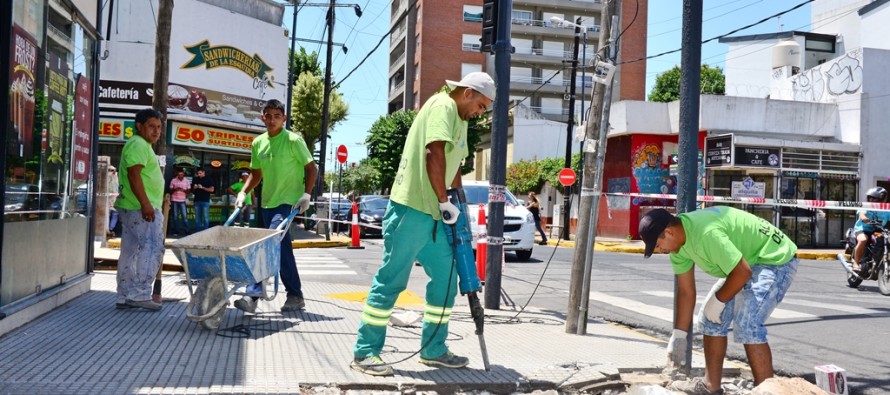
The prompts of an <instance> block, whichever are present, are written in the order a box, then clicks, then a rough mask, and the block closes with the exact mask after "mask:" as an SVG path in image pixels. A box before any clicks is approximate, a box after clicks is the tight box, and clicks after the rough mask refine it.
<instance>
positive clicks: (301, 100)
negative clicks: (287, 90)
mask: <svg viewBox="0 0 890 395" xmlns="http://www.w3.org/2000/svg"><path fill="white" fill-rule="evenodd" d="M323 97H324V80H323V79H322V78H321V77H319V76H317V75H315V74H312V73H311V72H308V71H304V72H303V73H302V74H300V77H299V78H297V85H296V86H294V97H293V101H292V102H291V110H292V111H291V114H293V115H292V119H293V129H294V131H295V132H298V133H301V134H302V135H303V140H306V146H307V147H309V151H310V152H315V143H317V142H318V141H319V139H320V138H321V117H322V111H321V110H322V104H323ZM329 105H330V117H329V118H328V125H329V126H328V130H333V129H334V126H336V125H337V124H338V123H340V121H343V120H344V119H346V116H347V115H349V106H348V105H347V104H346V102H344V101H343V95H341V94H340V92H337V91H336V90H333V91H331V99H330V104H329Z"/></svg>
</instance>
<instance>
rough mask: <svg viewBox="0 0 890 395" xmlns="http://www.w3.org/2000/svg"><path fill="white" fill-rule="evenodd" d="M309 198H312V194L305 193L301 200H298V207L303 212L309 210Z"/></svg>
mask: <svg viewBox="0 0 890 395" xmlns="http://www.w3.org/2000/svg"><path fill="white" fill-rule="evenodd" d="M309 199H312V195H310V194H308V193H304V194H303V197H301V198H300V200H297V207H299V208H300V212H301V213H305V212H306V210H309Z"/></svg>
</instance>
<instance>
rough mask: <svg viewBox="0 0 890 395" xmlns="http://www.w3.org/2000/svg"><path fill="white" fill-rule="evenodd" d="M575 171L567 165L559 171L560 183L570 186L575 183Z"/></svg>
mask: <svg viewBox="0 0 890 395" xmlns="http://www.w3.org/2000/svg"><path fill="white" fill-rule="evenodd" d="M575 178H576V176H575V171H574V170H572V169H570V168H568V167H566V168H565V169H562V170H560V171H559V183H560V184H562V185H563V186H566V187H567V186H569V185H572V184H574V183H575Z"/></svg>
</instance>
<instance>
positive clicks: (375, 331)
mask: <svg viewBox="0 0 890 395" xmlns="http://www.w3.org/2000/svg"><path fill="white" fill-rule="evenodd" d="M446 83H447V84H448V87H449V88H450V89H451V92H450V93H444V92H442V93H437V94H435V95H433V96H432V97H431V98H430V99H429V100H428V101H427V102H426V103H425V104H424V105H423V108H421V110H420V112H418V113H417V117H416V118H415V120H414V123H413V124H412V125H411V129H410V130H409V132H408V136H407V139H406V141H405V147H404V149H403V151H402V159H401V162H400V163H399V170H398V172H397V173H396V178H395V182H394V183H393V186H392V193H391V195H390V203H389V207H387V209H386V214H385V215H384V218H383V243H384V253H383V264H382V265H381V266H380V269H378V270H377V274H376V275H375V276H374V281H373V283H372V284H371V290H370V292H369V293H368V298H367V300H366V301H365V306H364V309H363V311H362V317H361V323H360V324H359V328H358V339H357V341H356V344H355V348H354V350H353V353H354V360H353V361H352V363H351V367H352V368H353V369H355V370H357V371H359V372H363V373H366V374H370V375H374V376H388V375H391V374H393V370H392V367H391V366H390V365H389V364H388V363H386V362H384V361H383V360H382V359H380V351H381V350H382V349H383V344H384V341H385V340H386V325H387V323H388V322H389V318H390V316H391V315H392V312H393V306H394V305H395V302H396V298H397V297H398V296H399V293H401V292H402V291H403V290H405V288H406V287H407V286H408V278H409V275H410V274H411V268H412V267H413V266H414V261H415V260H416V261H418V262H420V264H421V265H422V267H423V269H424V271H426V274H427V275H428V276H429V277H430V281H429V282H428V283H427V287H426V306H424V314H423V329H422V335H421V347H422V348H421V350H420V363H422V364H425V365H429V366H435V367H444V368H462V367H465V366H467V365H468V364H469V360H468V359H467V358H466V357H462V356H458V355H454V354H453V353H451V352H450V351H449V350H448V347H447V346H446V345H445V338H446V337H447V336H448V321H449V318H450V316H451V308H452V306H453V305H454V298H455V295H456V293H457V283H458V278H457V274H456V270H455V266H454V264H453V259H454V253H453V247H452V246H451V245H450V243H449V241H448V238H447V237H448V236H447V235H446V233H445V227H446V226H450V225H452V224H454V223H455V222H457V218H458V216H459V215H460V210H459V209H458V208H457V206H455V205H454V204H453V203H451V202H450V201H449V200H448V195H447V192H446V191H447V190H448V188H449V186H450V187H451V188H461V186H462V184H461V180H460V165H461V162H462V161H463V159H464V158H466V157H467V156H468V155H469V151H468V148H467V121H468V120H469V119H471V118H474V117H476V116H478V115H480V114H482V113H483V112H485V109H486V108H487V107H488V106H489V105H490V104H491V102H492V101H493V100H494V97H495V85H494V81H493V80H492V79H491V77H490V76H488V74H485V73H482V72H473V73H469V74H467V75H466V76H465V77H464V78H463V79H461V80H460V82H455V81H446Z"/></svg>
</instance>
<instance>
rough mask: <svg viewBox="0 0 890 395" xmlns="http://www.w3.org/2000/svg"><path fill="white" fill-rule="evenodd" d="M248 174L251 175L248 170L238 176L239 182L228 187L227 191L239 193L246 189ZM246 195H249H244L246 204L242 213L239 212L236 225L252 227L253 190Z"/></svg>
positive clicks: (242, 207) (242, 208) (234, 193)
mask: <svg viewBox="0 0 890 395" xmlns="http://www.w3.org/2000/svg"><path fill="white" fill-rule="evenodd" d="M248 176H250V173H248V172H246V171H245V172H243V173H241V176H240V177H239V178H238V182H236V183H234V184H232V185H230V186H229V188H228V189H226V191H227V192H228V193H229V194H232V195H237V194H238V193H239V192H241V191H242V190H243V189H244V184H245V182H246V181H247V177H248ZM246 195H247V196H245V197H244V205H243V206H241V213H240V214H238V217H237V218H235V221H234V225H235V226H244V227H245V228H249V227H250V212H251V208H252V207H253V198H254V196H253V191H250V193H248V194H246Z"/></svg>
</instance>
